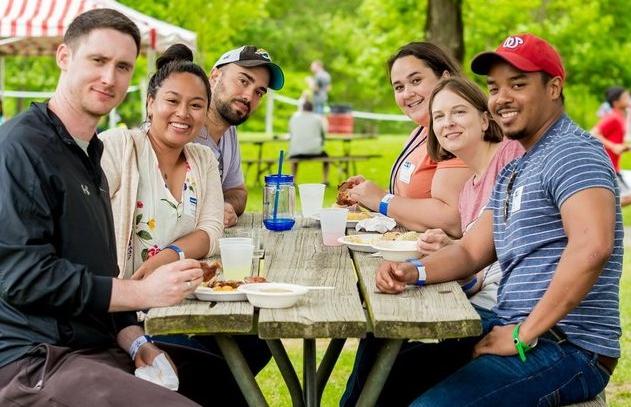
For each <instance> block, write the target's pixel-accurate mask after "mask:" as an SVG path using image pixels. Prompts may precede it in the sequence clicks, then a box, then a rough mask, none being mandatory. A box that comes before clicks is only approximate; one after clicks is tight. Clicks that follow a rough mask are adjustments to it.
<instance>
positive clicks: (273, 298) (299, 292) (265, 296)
mask: <svg viewBox="0 0 631 407" xmlns="http://www.w3.org/2000/svg"><path fill="white" fill-rule="evenodd" d="M238 290H239V291H240V292H242V293H244V294H245V295H247V298H248V301H250V304H252V305H254V306H255V307H259V308H288V307H292V306H294V304H296V302H298V300H299V299H300V298H301V297H302V296H303V295H305V294H306V293H308V292H309V289H308V288H307V287H304V286H301V285H296V284H286V283H258V284H257V283H254V284H243V285H241V286H239V288H238Z"/></svg>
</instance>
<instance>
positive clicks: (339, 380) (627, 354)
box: [239, 134, 631, 407]
mask: <svg viewBox="0 0 631 407" xmlns="http://www.w3.org/2000/svg"><path fill="white" fill-rule="evenodd" d="M239 137H240V138H241V139H244V140H245V139H247V138H248V137H253V135H249V134H245V135H241V134H240V135H239ZM257 137H260V135H258V136H257ZM404 141H405V136H404V135H399V136H392V135H386V136H380V137H379V138H377V139H374V140H358V141H354V142H353V143H352V145H351V150H352V151H353V152H354V153H357V154H359V153H361V154H371V153H379V154H382V155H383V158H381V159H374V160H369V161H366V162H362V163H359V164H358V172H359V173H360V174H362V175H364V176H365V177H366V178H368V179H371V180H374V181H375V182H377V183H378V184H379V185H382V186H383V187H384V188H385V187H386V186H387V182H388V175H389V171H390V166H391V165H392V163H393V162H394V160H395V158H396V156H397V154H398V152H399V151H400V149H401V146H402V143H403V142H404ZM280 148H286V144H282V143H271V144H268V145H267V146H265V149H264V151H263V154H264V156H265V157H278V153H279V150H280ZM325 148H326V151H327V152H328V153H329V155H333V154H335V155H337V154H341V151H342V143H341V142H339V141H332V142H328V144H327V145H326V147H325ZM242 154H243V157H244V158H254V157H255V154H256V151H255V149H254V147H253V146H252V145H247V144H245V145H243V146H242ZM622 165H623V168H631V155H626V156H623V161H622ZM283 172H285V173H289V171H288V170H285V171H283ZM321 174H322V166H321V164H317V163H307V164H301V166H300V168H299V172H298V177H297V179H296V184H299V183H306V182H321V178H322V175H321ZM253 177H254V169H251V170H250V173H249V174H247V178H246V184H247V185H248V191H249V198H248V205H247V210H248V211H261V209H262V186H261V185H256V184H255V181H254V180H253ZM337 182H339V178H338V174H336V173H334V172H333V171H332V172H331V177H330V184H331V186H330V187H329V188H327V192H326V197H325V206H326V205H330V204H331V203H333V202H334V200H335V185H336V183H337ZM296 210H297V211H299V206H298V207H297V208H296ZM623 215H624V219H625V225H629V226H631V206H630V207H627V208H625V211H624V212H623ZM630 272H631V259H629V256H627V255H625V258H624V272H623V275H622V281H621V284H620V312H621V318H622V326H623V328H622V358H621V359H620V362H619V363H618V367H617V368H616V371H615V373H614V375H613V377H612V379H611V381H610V382H609V385H608V386H607V401H608V404H609V406H612V407H618V406H619V407H623V406H629V405H631V334H630V333H629V330H630V329H631V277H630V276H629V273H630ZM327 343H328V341H326V340H320V341H318V358H321V357H322V355H323V353H324V350H325V349H326V345H327ZM285 345H286V347H287V350H288V353H289V356H290V358H291V360H292V361H293V364H294V366H295V367H296V370H297V372H298V377H300V378H302V346H301V342H300V341H298V340H288V341H285ZM356 347H357V340H349V341H348V342H347V344H346V347H345V348H344V351H343V352H342V354H341V356H340V359H339V360H338V362H337V365H336V366H335V369H334V371H333V374H332V376H331V379H330V380H329V385H328V386H327V388H326V390H325V392H324V396H323V400H322V405H323V406H335V405H337V404H338V402H339V399H340V396H341V395H342V393H343V391H344V388H345V385H346V378H347V377H348V375H349V374H350V371H351V369H352V366H353V360H354V356H355V349H356ZM318 360H319V359H318ZM257 380H258V381H259V383H260V384H261V387H262V389H263V392H264V393H265V396H266V398H267V400H268V401H269V404H270V405H272V406H290V405H291V399H290V397H289V393H288V392H287V388H286V386H285V384H284V382H283V380H282V378H281V376H280V373H279V372H278V367H277V366H276V364H275V363H274V362H273V361H272V362H271V363H270V364H269V365H268V366H267V367H266V368H265V369H264V370H263V371H262V372H261V373H260V374H259V376H258V377H257Z"/></svg>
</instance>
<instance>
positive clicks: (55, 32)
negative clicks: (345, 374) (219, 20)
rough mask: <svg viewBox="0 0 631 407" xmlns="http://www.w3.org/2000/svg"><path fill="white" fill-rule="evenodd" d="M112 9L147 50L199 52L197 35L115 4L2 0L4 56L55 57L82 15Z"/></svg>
mask: <svg viewBox="0 0 631 407" xmlns="http://www.w3.org/2000/svg"><path fill="white" fill-rule="evenodd" d="M95 8H112V9H115V10H118V11H120V12H121V13H123V14H125V15H126V16H127V17H129V18H130V19H131V20H133V21H134V22H135V23H136V25H137V26H138V28H139V29H140V34H141V37H142V46H143V48H144V49H146V48H152V49H155V50H157V51H164V50H165V49H166V48H168V47H169V46H170V45H172V44H175V43H178V42H179V43H182V44H185V45H187V46H188V47H189V48H191V49H193V50H194V49H195V41H196V38H197V35H196V34H195V33H194V32H192V31H188V30H185V29H182V28H179V27H176V26H174V25H171V24H168V23H165V22H163V21H160V20H158V19H155V18H152V17H149V16H147V15H144V14H142V13H139V12H138V11H136V10H134V9H132V8H129V7H126V6H123V5H122V4H119V3H117V2H116V1H113V0H0V55H51V54H54V53H55V50H56V49H57V46H58V45H59V43H60V42H61V40H62V38H63V35H64V33H65V32H66V29H67V28H68V25H70V23H71V22H72V20H73V19H74V18H75V17H76V16H78V15H79V14H81V13H83V12H85V11H87V10H91V9H95Z"/></svg>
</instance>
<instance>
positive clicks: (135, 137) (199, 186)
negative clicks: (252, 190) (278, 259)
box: [100, 44, 223, 279]
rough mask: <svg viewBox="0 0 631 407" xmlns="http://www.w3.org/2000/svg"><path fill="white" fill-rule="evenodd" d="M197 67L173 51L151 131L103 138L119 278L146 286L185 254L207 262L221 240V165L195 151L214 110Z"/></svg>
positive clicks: (152, 89) (161, 65) (152, 109)
mask: <svg viewBox="0 0 631 407" xmlns="http://www.w3.org/2000/svg"><path fill="white" fill-rule="evenodd" d="M192 60H193V55H192V53H191V51H190V50H189V49H188V48H186V47H185V46H183V45H179V44H178V45H175V46H172V47H171V48H169V49H168V50H167V51H166V52H165V53H164V54H163V55H162V56H161V57H160V58H158V61H157V62H156V67H157V68H158V70H157V72H156V73H155V74H154V75H153V76H152V77H151V80H150V82H149V89H148V91H147V117H148V119H149V121H148V124H147V125H146V126H145V127H144V128H143V129H132V130H127V129H112V130H108V131H106V132H104V133H103V134H101V135H100V138H101V139H102V140H103V143H104V145H105V151H104V153H103V158H102V162H101V164H102V166H103V170H104V172H105V174H106V176H107V179H108V183H109V187H110V198H111V202H112V212H113V214H114V224H115V229H116V230H115V233H116V241H117V244H116V246H117V247H116V249H117V256H118V264H119V268H120V277H122V278H135V279H141V278H142V277H143V276H145V275H147V274H148V273H151V272H153V270H155V269H156V268H157V267H158V266H160V265H162V264H166V263H170V262H172V261H175V260H178V258H179V257H181V256H182V254H183V255H184V256H185V257H188V258H202V257H208V256H210V255H212V254H214V253H215V252H216V250H217V246H218V245H217V239H218V238H219V237H220V236H221V235H222V233H223V194H222V192H221V182H220V178H219V170H218V164H217V160H216V159H215V157H214V155H213V154H212V152H211V150H210V149H209V148H208V147H205V146H202V145H199V144H194V143H190V141H192V140H193V139H194V138H195V137H196V136H197V135H198V134H199V131H200V129H201V127H202V125H203V123H204V121H205V119H206V113H207V111H208V106H209V102H210V84H209V83H208V79H207V76H206V74H205V73H204V71H203V70H202V68H200V67H199V66H198V65H196V64H194V63H193V62H192Z"/></svg>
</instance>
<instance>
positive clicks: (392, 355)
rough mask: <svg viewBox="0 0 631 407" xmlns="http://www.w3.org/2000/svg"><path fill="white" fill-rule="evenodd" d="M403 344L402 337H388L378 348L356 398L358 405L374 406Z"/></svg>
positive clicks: (360, 406) (361, 406) (359, 406)
mask: <svg viewBox="0 0 631 407" xmlns="http://www.w3.org/2000/svg"><path fill="white" fill-rule="evenodd" d="M401 345H403V339H388V340H386V342H385V343H384V344H383V347H382V348H381V349H380V350H379V354H378V355H377V360H376V361H375V364H374V365H373V367H372V369H371V370H370V374H369V375H368V378H367V379H366V383H365V384H364V388H363V389H362V392H361V394H360V395H359V400H357V406H358V407H364V406H374V405H375V404H377V399H378V398H379V394H380V393H381V390H382V389H383V385H384V384H385V383H386V379H387V378H388V375H389V374H390V369H392V365H393V364H394V360H395V359H396V358H397V355H398V354H399V351H400V350H401Z"/></svg>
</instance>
